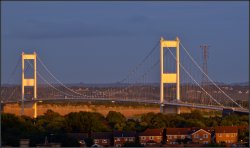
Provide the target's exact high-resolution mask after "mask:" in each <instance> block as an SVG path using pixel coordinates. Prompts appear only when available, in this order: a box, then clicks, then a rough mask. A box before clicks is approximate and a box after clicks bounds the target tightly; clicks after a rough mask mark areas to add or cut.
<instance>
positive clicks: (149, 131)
mask: <svg viewBox="0 0 250 148" xmlns="http://www.w3.org/2000/svg"><path fill="white" fill-rule="evenodd" d="M162 132H163V128H157V129H146V130H145V131H144V132H142V133H140V134H139V136H161V135H162Z"/></svg>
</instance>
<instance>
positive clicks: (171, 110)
mask: <svg viewBox="0 0 250 148" xmlns="http://www.w3.org/2000/svg"><path fill="white" fill-rule="evenodd" d="M160 111H161V113H164V114H180V113H181V109H180V107H178V106H173V105H161V106H160Z"/></svg>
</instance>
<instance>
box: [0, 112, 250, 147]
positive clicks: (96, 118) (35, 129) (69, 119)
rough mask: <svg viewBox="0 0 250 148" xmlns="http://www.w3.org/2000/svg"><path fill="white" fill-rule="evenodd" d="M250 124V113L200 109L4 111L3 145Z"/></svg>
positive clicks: (70, 141)
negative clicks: (131, 113) (131, 114)
mask: <svg viewBox="0 0 250 148" xmlns="http://www.w3.org/2000/svg"><path fill="white" fill-rule="evenodd" d="M248 124H249V116H248V115H243V116H238V115H230V116H226V117H220V116H214V117H204V116H203V115H202V113H201V112H200V111H198V110H196V111H193V112H191V113H183V114H180V115H173V114H162V113H157V114H156V113H147V114H143V115H142V116H141V117H138V118H133V119H126V118H125V116H124V115H123V114H121V113H119V112H115V111H110V112H109V113H108V114H107V116H106V117H105V116H103V115H102V114H100V113H97V112H82V111H81V112H72V113H69V114H67V115H65V116H61V115H60V114H59V113H56V112H53V111H52V110H48V111H47V112H46V113H45V114H44V115H42V116H38V117H37V118H36V119H33V118H30V117H28V116H21V117H19V116H15V115H13V114H8V113H2V114H1V132H2V133H1V134H2V139H1V140H2V145H9V146H19V140H20V139H24V138H27V139H30V146H36V144H41V143H44V141H45V137H47V140H48V141H49V142H60V143H61V146H79V143H78V141H77V140H76V139H72V138H70V137H68V136H67V134H66V133H79V132H82V133H91V132H108V131H114V130H119V131H137V132H141V131H144V130H145V129H147V128H165V127H199V128H203V127H216V126H226V125H230V126H231V125H234V126H235V125H236V126H237V125H246V126H248Z"/></svg>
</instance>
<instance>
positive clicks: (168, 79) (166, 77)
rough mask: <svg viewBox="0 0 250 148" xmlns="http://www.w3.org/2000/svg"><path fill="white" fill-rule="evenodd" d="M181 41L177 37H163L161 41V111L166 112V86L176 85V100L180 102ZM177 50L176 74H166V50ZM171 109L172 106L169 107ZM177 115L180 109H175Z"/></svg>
mask: <svg viewBox="0 0 250 148" xmlns="http://www.w3.org/2000/svg"><path fill="white" fill-rule="evenodd" d="M179 43H180V40H179V38H178V37H176V40H170V41H168V40H164V38H163V37H161V40H160V45H161V47H160V78H161V82H160V103H161V106H160V111H161V112H164V84H171V83H172V84H173V83H174V84H176V99H177V101H178V100H180V63H179V62H180V53H179ZM165 47H166V48H176V73H167V72H166V73H164V48H165ZM169 107H170V106H169ZM175 109H176V113H177V114H180V109H179V108H178V107H176V108H175Z"/></svg>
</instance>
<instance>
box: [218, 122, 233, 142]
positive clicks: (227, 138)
mask: <svg viewBox="0 0 250 148" xmlns="http://www.w3.org/2000/svg"><path fill="white" fill-rule="evenodd" d="M215 139H216V143H223V142H225V143H227V144H235V143H237V141H238V127H237V126H218V127H216V128H215Z"/></svg>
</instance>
